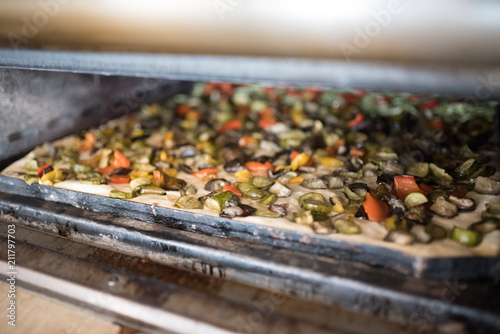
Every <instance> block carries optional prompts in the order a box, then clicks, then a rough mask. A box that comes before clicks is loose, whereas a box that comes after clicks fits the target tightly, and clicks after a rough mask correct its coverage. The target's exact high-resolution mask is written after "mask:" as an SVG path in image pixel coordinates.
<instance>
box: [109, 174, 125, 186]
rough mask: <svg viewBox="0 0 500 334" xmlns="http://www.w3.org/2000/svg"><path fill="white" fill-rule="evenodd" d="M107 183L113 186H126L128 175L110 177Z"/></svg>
mask: <svg viewBox="0 0 500 334" xmlns="http://www.w3.org/2000/svg"><path fill="white" fill-rule="evenodd" d="M108 182H109V183H113V184H127V183H129V182H130V176H129V175H112V176H111V177H110V178H109V180H108Z"/></svg>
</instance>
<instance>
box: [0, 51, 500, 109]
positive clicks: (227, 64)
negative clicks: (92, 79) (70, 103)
mask: <svg viewBox="0 0 500 334" xmlns="http://www.w3.org/2000/svg"><path fill="white" fill-rule="evenodd" d="M0 67H4V68H19V69H30V70H44V71H58V72H75V73H91V74H101V75H121V76H137V77H141V78H165V79H171V80H195V81H196V80H201V81H227V82H235V83H268V84H280V83H285V84H295V85H319V86H324V87H339V88H349V87H352V88H362V89H391V90H399V91H409V92H416V93H432V94H434V93H444V94H447V93H451V94H456V95H460V96H462V97H465V98H466V99H468V101H469V102H471V103H476V102H478V101H483V100H487V99H500V63H497V64H496V65H453V64H451V63H449V64H440V65H437V64H434V63H432V64H426V63H423V62H419V63H408V62H376V61H352V62H346V61H342V60H318V59H316V60H314V59H294V58H268V57H267V58H266V57H240V56H209V55H167V54H162V55H158V54H141V53H104V52H67V51H32V50H22V51H21V50H20V51H14V50H9V49H0ZM34 73H36V72H34ZM35 75H36V74H33V76H35ZM40 75H41V76H43V74H40ZM148 82H149V81H148Z"/></svg>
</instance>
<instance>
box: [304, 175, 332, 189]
mask: <svg viewBox="0 0 500 334" xmlns="http://www.w3.org/2000/svg"><path fill="white" fill-rule="evenodd" d="M300 185H301V186H303V187H305V188H308V189H327V188H328V187H327V186H326V183H325V181H323V180H322V179H320V178H317V177H313V178H310V179H305V180H304V181H303V182H302V183H301V184H300Z"/></svg>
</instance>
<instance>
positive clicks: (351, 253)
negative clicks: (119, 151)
mask: <svg viewBox="0 0 500 334" xmlns="http://www.w3.org/2000/svg"><path fill="white" fill-rule="evenodd" d="M0 190H1V191H2V192H4V193H9V194H15V195H21V196H26V197H29V198H39V199H43V200H46V201H50V202H56V203H63V204H69V205H72V206H75V207H78V208H82V209H86V210H92V211H97V212H104V213H110V214H116V215H119V216H120V217H128V218H132V219H137V220H141V221H144V222H149V223H153V224H155V225H156V224H161V225H164V226H168V227H171V228H174V229H178V230H183V231H190V232H196V233H197V234H203V235H208V236H217V237H222V238H231V239H241V240H246V241H252V242H257V243H259V244H263V245H268V246H272V247H278V248H285V249H290V250H294V251H298V252H303V253H306V254H311V255H321V256H327V257H330V258H333V259H337V260H346V261H352V262H360V263H365V264H369V265H372V266H381V267H385V268H390V269H393V270H395V271H397V272H400V273H404V274H407V275H412V276H416V277H427V278H434V279H446V278H457V279H478V278H495V277H497V278H498V277H499V276H500V260H499V258H498V257H479V256H474V257H446V258H445V257H442V258H426V257H420V256H414V255H410V254H407V253H403V252H400V251H397V250H393V249H387V248H384V247H379V246H373V245H367V244H362V243H357V242H348V241H340V240H332V239H329V238H326V237H322V236H320V235H308V234H303V233H299V232H295V231H289V230H284V229H280V228H276V227H269V226H260V225H256V224H251V223H245V222H241V221H234V220H231V219H224V218H219V217H211V216H206V215H200V214H194V213H191V212H186V211H180V210H174V209H168V208H163V207H156V206H155V207H152V206H151V205H148V204H143V203H137V202H132V201H126V200H120V199H114V198H110V197H105V196H98V195H93V194H87V193H82V192H77V191H71V190H66V189H60V188H55V187H46V186H41V185H38V184H33V185H31V186H29V185H28V184H26V182H24V181H23V180H21V179H15V178H11V177H8V176H3V175H0ZM123 242H124V243H128V242H131V241H130V240H123ZM124 246H125V245H124Z"/></svg>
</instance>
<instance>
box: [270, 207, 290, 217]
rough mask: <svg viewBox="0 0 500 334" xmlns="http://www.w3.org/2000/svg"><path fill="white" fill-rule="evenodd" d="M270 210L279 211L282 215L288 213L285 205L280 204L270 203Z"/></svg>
mask: <svg viewBox="0 0 500 334" xmlns="http://www.w3.org/2000/svg"><path fill="white" fill-rule="evenodd" d="M268 210H269V211H272V212H276V213H279V214H280V215H282V216H286V215H287V211H286V207H285V206H284V205H279V204H271V205H269V208H268Z"/></svg>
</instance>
